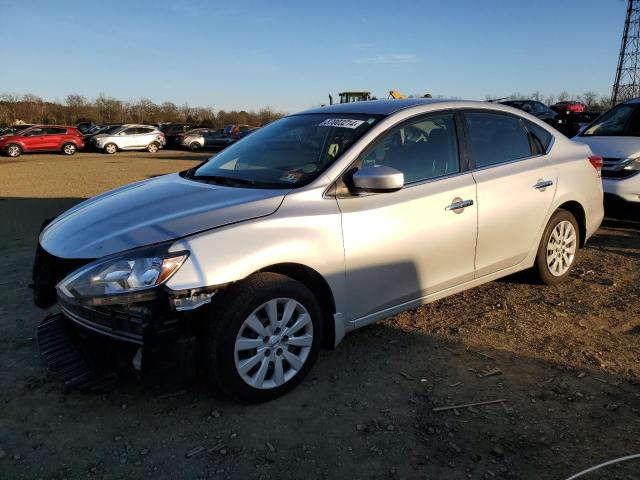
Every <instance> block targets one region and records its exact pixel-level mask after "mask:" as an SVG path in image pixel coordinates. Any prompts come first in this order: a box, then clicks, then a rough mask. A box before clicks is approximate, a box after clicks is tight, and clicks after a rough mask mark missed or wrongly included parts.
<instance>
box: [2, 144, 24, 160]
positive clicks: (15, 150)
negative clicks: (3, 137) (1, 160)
mask: <svg viewBox="0 0 640 480" xmlns="http://www.w3.org/2000/svg"><path fill="white" fill-rule="evenodd" d="M4 153H6V154H7V157H12V158H15V157H19V156H20V154H21V153H22V149H21V148H20V145H16V144H15V143H12V144H11V145H7V146H6V148H5V149H4Z"/></svg>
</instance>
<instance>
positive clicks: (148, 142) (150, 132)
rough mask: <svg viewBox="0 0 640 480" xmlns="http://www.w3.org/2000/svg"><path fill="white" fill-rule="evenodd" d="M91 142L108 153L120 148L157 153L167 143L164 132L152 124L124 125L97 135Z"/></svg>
mask: <svg viewBox="0 0 640 480" xmlns="http://www.w3.org/2000/svg"><path fill="white" fill-rule="evenodd" d="M91 142H92V143H93V146H94V148H96V149H98V150H103V151H105V152H106V153H116V152H117V151H118V150H146V151H148V152H150V153H155V152H157V151H158V150H160V149H161V148H162V147H164V146H165V145H166V141H165V138H164V133H162V132H161V131H160V130H158V129H157V128H156V127H152V126H150V125H123V126H122V127H120V128H119V129H118V130H116V131H115V132H113V133H110V134H100V135H96V136H95V137H93V138H92V139H91Z"/></svg>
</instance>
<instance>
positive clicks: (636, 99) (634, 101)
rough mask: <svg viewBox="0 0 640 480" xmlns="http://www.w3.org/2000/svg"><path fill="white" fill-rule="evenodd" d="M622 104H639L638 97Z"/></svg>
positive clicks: (639, 98) (639, 99)
mask: <svg viewBox="0 0 640 480" xmlns="http://www.w3.org/2000/svg"><path fill="white" fill-rule="evenodd" d="M624 103H640V97H638V98H631V99H629V100H627V101H626V102H624Z"/></svg>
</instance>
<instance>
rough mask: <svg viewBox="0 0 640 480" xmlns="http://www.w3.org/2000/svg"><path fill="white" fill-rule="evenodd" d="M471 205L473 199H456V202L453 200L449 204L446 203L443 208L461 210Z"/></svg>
mask: <svg viewBox="0 0 640 480" xmlns="http://www.w3.org/2000/svg"><path fill="white" fill-rule="evenodd" d="M471 205H473V200H458V201H457V202H453V203H452V204H451V205H447V206H446V207H444V209H445V210H447V211H451V210H461V209H463V208H467V207H470V206H471Z"/></svg>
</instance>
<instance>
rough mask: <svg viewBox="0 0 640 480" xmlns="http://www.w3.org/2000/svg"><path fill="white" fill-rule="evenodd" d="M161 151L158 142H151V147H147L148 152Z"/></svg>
mask: <svg viewBox="0 0 640 480" xmlns="http://www.w3.org/2000/svg"><path fill="white" fill-rule="evenodd" d="M159 149H160V147H159V146H158V144H157V143H156V142H151V143H150V144H149V146H148V147H147V152H149V153H156V152H157V151H158V150H159Z"/></svg>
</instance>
